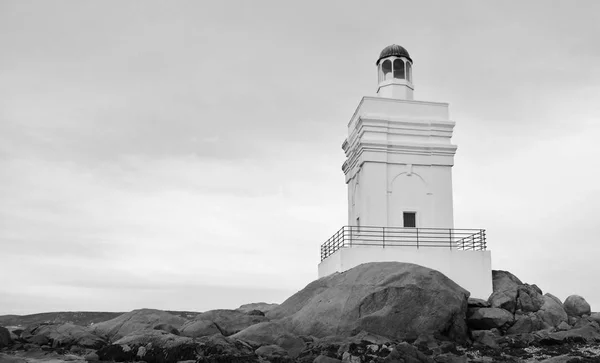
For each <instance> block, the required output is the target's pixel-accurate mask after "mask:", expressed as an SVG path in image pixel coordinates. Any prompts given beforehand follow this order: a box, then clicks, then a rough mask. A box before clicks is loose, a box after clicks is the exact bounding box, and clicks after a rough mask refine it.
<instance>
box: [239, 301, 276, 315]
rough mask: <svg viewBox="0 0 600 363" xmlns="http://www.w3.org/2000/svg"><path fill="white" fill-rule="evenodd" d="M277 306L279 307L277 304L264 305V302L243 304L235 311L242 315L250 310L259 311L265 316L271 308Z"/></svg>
mask: <svg viewBox="0 0 600 363" xmlns="http://www.w3.org/2000/svg"><path fill="white" fill-rule="evenodd" d="M277 306H279V304H268V303H264V302H259V303H251V304H244V305H242V306H240V307H239V308H237V309H236V310H239V311H241V312H243V313H248V312H250V311H252V310H259V311H262V312H263V313H265V314H266V313H267V312H269V311H271V310H272V309H273V308H276V307H277Z"/></svg>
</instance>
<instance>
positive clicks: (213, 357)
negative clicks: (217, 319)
mask: <svg viewBox="0 0 600 363" xmlns="http://www.w3.org/2000/svg"><path fill="white" fill-rule="evenodd" d="M197 342H198V347H197V349H196V350H197V352H198V354H199V356H200V357H201V359H199V360H198V362H205V361H206V362H240V363H241V362H254V361H256V356H255V354H254V350H255V349H254V348H252V346H250V345H248V344H247V343H245V342H243V341H241V340H238V339H233V338H230V337H225V336H223V335H221V334H217V335H213V336H210V337H200V338H198V339H197ZM202 357H203V358H202Z"/></svg>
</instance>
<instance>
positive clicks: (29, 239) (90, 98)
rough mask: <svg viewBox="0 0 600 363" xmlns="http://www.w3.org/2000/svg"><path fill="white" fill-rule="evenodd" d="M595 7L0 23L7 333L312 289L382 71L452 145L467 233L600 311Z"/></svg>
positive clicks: (34, 4) (411, 8)
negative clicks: (42, 316)
mask: <svg viewBox="0 0 600 363" xmlns="http://www.w3.org/2000/svg"><path fill="white" fill-rule="evenodd" d="M598 14H600V2H597V1H595V0H589V1H529V2H523V1H502V2H500V1H497V2H482V1H452V2H450V1H423V2H414V1H410V2H408V1H407V2H402V1H397V0H394V1H389V2H365V1H336V2H333V1H327V2H325V1H298V2H294V3H292V2H283V1H251V2H250V1H239V2H230V1H218V2H217V1H210V2H209V1H177V2H172V1H127V2H125V1H85V2H84V1H75V0H73V1H57V0H53V1H41V0H40V1H24V0H18V1H16V0H15V1H11V0H2V1H0V50H1V56H0V247H1V250H0V276H2V282H1V283H0V314H8V313H18V314H22V313H33V312H41V311H55V310H109V311H110V310H112V311H127V310H132V309H135V308H141V307H153V308H159V309H172V310H197V311H202V310H208V309H212V308H234V307H237V306H239V305H240V304H242V303H247V302H254V301H268V302H281V301H283V300H284V299H285V298H287V297H288V296H289V295H291V294H292V293H294V292H295V291H297V290H299V289H301V288H303V287H304V286H305V285H306V284H307V283H309V282H310V281H312V280H313V279H315V278H316V274H317V264H318V262H319V246H320V244H321V243H322V242H323V241H324V240H326V239H327V238H329V237H330V235H331V234H333V233H334V232H335V231H336V230H337V229H339V228H340V227H341V226H342V225H344V224H346V185H345V184H344V176H343V173H342V171H341V164H342V162H343V161H344V154H343V152H342V150H341V144H342V142H343V140H344V138H345V136H346V124H347V122H348V120H349V118H350V116H351V115H352V113H353V112H354V110H355V108H356V106H357V104H358V102H359V101H360V98H361V97H362V96H365V95H374V93H375V86H376V81H377V75H376V69H375V61H376V60H377V56H378V54H379V52H380V51H381V49H382V48H384V47H385V46H387V45H389V44H392V43H397V44H401V45H403V46H404V47H406V48H407V49H408V51H409V52H410V54H411V57H412V58H413V60H414V62H415V64H414V83H415V86H416V89H415V99H418V100H427V101H440V102H449V103H450V112H451V118H452V119H453V120H454V121H456V122H457V126H456V128H455V134H454V143H455V144H457V145H458V147H459V149H458V153H457V156H456V159H455V166H454V198H455V201H454V209H455V225H456V227H457V228H486V229H487V230H488V237H489V246H490V248H491V250H492V263H493V268H494V269H503V270H509V271H511V272H513V273H515V274H516V275H517V276H518V277H520V278H521V279H522V280H523V281H525V282H529V283H536V284H537V285H538V286H540V288H542V290H544V292H551V293H553V294H555V295H557V296H558V297H560V298H561V299H564V298H565V297H566V296H568V295H569V294H572V293H577V294H580V295H582V296H584V297H586V298H587V300H588V302H590V303H591V304H592V309H593V310H596V311H597V310H600V291H599V290H598V289H597V280H598V276H600V265H598V264H597V261H598V256H600V240H599V239H598V235H597V232H598V228H599V224H600V223H599V222H598V220H599V218H600V173H599V171H598V169H599V165H600V163H599V162H598V159H599V158H600V146H599V143H598V140H599V138H600V102H599V96H600V67H599V65H600V42H599V41H598V39H599V38H600V23H598Z"/></svg>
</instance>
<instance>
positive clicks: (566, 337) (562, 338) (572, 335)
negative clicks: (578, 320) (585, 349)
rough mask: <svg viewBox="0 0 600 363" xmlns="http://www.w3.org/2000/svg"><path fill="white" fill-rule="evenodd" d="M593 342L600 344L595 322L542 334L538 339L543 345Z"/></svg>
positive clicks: (598, 331)
mask: <svg viewBox="0 0 600 363" xmlns="http://www.w3.org/2000/svg"><path fill="white" fill-rule="evenodd" d="M593 342H600V326H599V325H598V323H595V322H594V323H589V324H587V325H584V326H582V327H580V328H573V329H570V330H567V331H557V332H554V333H548V334H544V336H542V338H541V339H540V343H541V344H545V345H556V344H563V343H593Z"/></svg>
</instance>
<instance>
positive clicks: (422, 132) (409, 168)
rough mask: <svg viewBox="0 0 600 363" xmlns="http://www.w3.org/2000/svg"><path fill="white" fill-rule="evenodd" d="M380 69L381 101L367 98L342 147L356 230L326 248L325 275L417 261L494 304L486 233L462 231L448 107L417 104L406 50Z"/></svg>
mask: <svg viewBox="0 0 600 363" xmlns="http://www.w3.org/2000/svg"><path fill="white" fill-rule="evenodd" d="M376 66H377V75H378V85H377V95H376V96H373V97H369V96H365V97H363V99H362V100H361V102H360V103H359V105H358V107H357V109H356V111H355V112H354V115H353V116H352V118H351V119H350V122H349V123H348V138H347V139H346V140H345V141H344V144H343V146H342V147H343V149H344V152H345V153H346V157H347V159H346V162H344V165H343V166H342V169H343V171H344V174H345V176H346V183H347V185H348V225H347V226H344V227H343V228H342V229H340V230H339V231H338V232H337V233H336V234H334V236H332V237H331V238H330V239H329V240H328V241H327V242H325V243H324V244H323V246H322V247H321V259H322V261H321V263H320V264H319V277H322V276H326V275H329V274H331V273H334V272H341V271H345V270H348V269H350V268H352V267H354V266H357V265H359V264H361V263H365V262H375V261H401V262H410V263H416V264H419V265H423V266H426V267H429V268H433V269H436V270H438V271H440V272H442V273H444V274H445V275H447V276H448V277H450V278H451V279H453V280H454V281H455V282H456V283H458V284H459V285H461V286H463V287H464V288H466V289H467V290H469V291H470V292H471V296H474V297H479V298H487V297H488V296H489V295H490V294H491V292H492V280H491V256H490V255H491V254H490V251H487V250H486V242H485V230H482V229H455V228H454V217H453V201H452V166H453V165H454V154H455V153H456V146H455V145H453V144H452V140H451V138H452V132H453V129H454V125H455V122H454V121H452V120H450V118H449V112H448V104H447V103H440V102H426V101H415V100H414V99H413V91H414V85H413V74H412V68H413V60H412V59H411V57H410V55H409V54H408V51H407V50H406V49H404V48H403V47H401V46H399V45H390V46H388V47H386V48H384V49H383V51H382V52H381V54H380V56H379V58H378V59H377V62H376Z"/></svg>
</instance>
